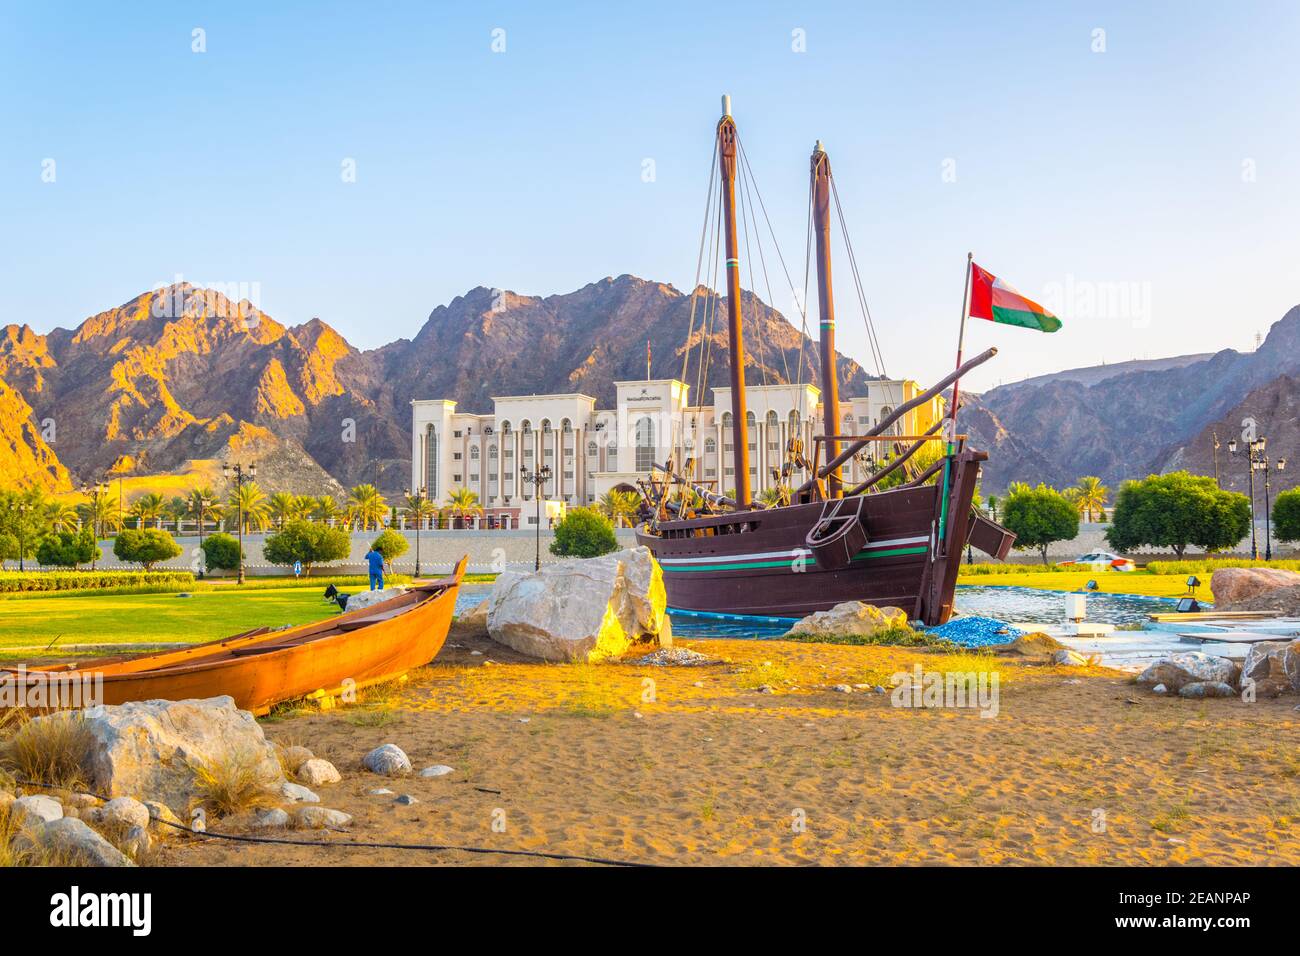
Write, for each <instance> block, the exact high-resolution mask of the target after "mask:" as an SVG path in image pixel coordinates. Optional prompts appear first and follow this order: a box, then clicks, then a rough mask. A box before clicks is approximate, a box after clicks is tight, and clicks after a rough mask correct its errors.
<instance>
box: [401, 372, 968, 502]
mask: <svg viewBox="0 0 1300 956" xmlns="http://www.w3.org/2000/svg"><path fill="white" fill-rule="evenodd" d="M614 385H615V389H616V402H615V408H613V409H611V410H602V409H597V408H596V400H595V399H594V398H592V397H591V396H590V395H582V394H577V393H575V394H568V395H510V396H502V397H498V398H494V399H493V400H492V401H493V406H494V410H493V412H492V413H491V414H486V415H471V414H467V413H463V412H458V411H456V403H455V402H451V401H445V400H440V399H430V400H418V401H413V402H411V424H412V428H411V434H412V444H411V487H412V488H416V487H423V488H424V489H425V491H426V494H427V495H428V496H429V498H430V499H431V500H432V501H434V502H437V503H443V502H445V501H446V500H447V497H448V495H449V494H451V492H452V491H454V490H455V489H458V488H468V489H470V490H472V491H473V492H474V493H475V494H477V495H478V499H479V502H480V504H482V506H483V507H484V509H485V513H486V515H487V518H488V521H489V522H490V523H493V524H495V523H497V522H499V521H500V520H501V519H502V518H503V517H504V516H509V524H510V525H511V526H512V527H514V526H518V525H519V524H520V523H521V517H522V522H523V523H524V524H527V523H530V522H532V521H533V520H535V519H534V514H535V511H534V507H535V506H526V503H528V502H532V501H533V487H532V485H531V484H529V483H528V482H527V481H525V480H524V477H525V474H532V473H534V472H535V471H536V469H537V468H539V467H540V466H542V465H546V466H549V468H550V478H549V480H548V481H547V482H546V483H545V486H544V488H543V496H544V497H545V498H547V499H552V500H558V501H563V502H566V503H568V504H573V505H584V504H590V503H592V502H595V501H596V500H597V499H598V498H600V496H601V495H603V494H605V493H606V492H608V491H611V490H614V489H625V490H636V486H637V481H638V480H643V479H645V478H646V477H647V476H648V475H649V474H650V471H651V467H652V465H653V464H655V463H658V464H663V463H665V462H666V461H668V460H669V459H671V460H672V461H673V463H674V465H675V467H676V468H678V469H679V470H680V469H681V468H683V467H684V466H685V465H686V464H687V463H689V464H690V467H691V477H693V478H694V479H695V480H696V481H697V482H699V483H700V484H702V485H705V486H706V487H709V488H712V489H714V490H717V491H720V492H723V493H726V492H728V491H730V490H731V489H734V488H735V485H736V482H735V473H734V469H733V466H732V444H731V442H732V429H731V422H732V419H731V389H730V388H715V389H713V404H712V405H691V404H690V402H689V400H688V393H689V391H690V386H688V385H686V384H685V383H684V382H679V381H677V380H675V379H654V380H647V381H639V382H615V383H614ZM921 391H922V389H921V388H920V386H918V385H917V383H916V382H914V381H911V380H910V379H901V380H892V381H879V382H876V381H873V382H871V383H869V385H868V387H867V391H866V394H865V395H862V396H861V397H856V398H841V400H840V409H841V414H842V421H841V422H840V427H839V428H838V429H837V430H835V433H836V434H839V435H855V434H861V433H862V432H865V431H866V430H867V429H869V428H871V427H873V426H874V425H876V424H877V423H878V422H879V421H880V420H881V418H882V417H884V416H887V415H889V414H891V413H892V412H893V410H894V409H895V408H896V407H897V406H898V405H900V404H902V403H903V402H905V401H908V400H909V399H911V398H914V397H915V396H916V395H918V394H920V392H921ZM745 394H746V396H747V399H748V405H749V408H748V417H749V423H750V424H749V464H750V486H751V488H752V490H753V493H754V494H755V495H758V494H759V493H761V492H762V491H763V490H764V489H765V488H768V487H770V486H771V485H772V484H773V483H774V481H773V471H774V470H775V469H779V468H780V467H781V465H782V463H783V462H784V461H785V449H786V447H787V442H788V441H789V439H790V438H792V437H795V436H798V437H800V438H802V439H803V447H804V454H805V456H806V457H808V458H812V456H813V435H814V434H824V433H825V431H826V429H824V428H823V427H822V421H821V418H822V411H821V404H820V398H821V392H820V390H819V389H817V388H816V387H814V386H812V385H751V386H748V387H747V388H746V390H745ZM944 404H945V403H944V400H943V399H942V398H935V399H933V400H931V401H929V402H927V403H925V404H924V405H922V406H920V407H918V408H916V409H914V410H912V411H911V412H909V413H908V414H907V415H905V416H904V417H903V419H901V420H900V421H899V422H898V423H896V424H895V426H894V427H893V429H891V430H892V431H894V432H895V433H896V434H900V435H916V434H920V433H921V432H923V431H925V430H926V429H928V428H929V427H930V426H931V425H932V424H933V423H934V422H935V421H937V420H938V419H939V418H941V417H942V416H943V413H944ZM821 460H822V461H824V460H825V456H824V455H822V456H821ZM867 467H868V462H867V460H866V457H865V455H864V456H860V458H859V459H858V460H855V461H854V462H853V463H852V464H851V465H849V466H847V467H846V468H845V479H846V480H850V481H852V480H861V479H862V478H864V477H865V476H866V474H867ZM803 477H806V476H803ZM802 480H803V478H802V477H800V478H798V481H796V484H797V483H798V482H799V481H802Z"/></svg>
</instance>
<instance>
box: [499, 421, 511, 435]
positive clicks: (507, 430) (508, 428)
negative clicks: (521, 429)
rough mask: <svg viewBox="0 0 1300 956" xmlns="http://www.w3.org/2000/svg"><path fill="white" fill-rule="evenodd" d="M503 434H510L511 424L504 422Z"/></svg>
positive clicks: (502, 424)
mask: <svg viewBox="0 0 1300 956" xmlns="http://www.w3.org/2000/svg"><path fill="white" fill-rule="evenodd" d="M501 434H503V435H509V434H510V423H509V422H502V423H501Z"/></svg>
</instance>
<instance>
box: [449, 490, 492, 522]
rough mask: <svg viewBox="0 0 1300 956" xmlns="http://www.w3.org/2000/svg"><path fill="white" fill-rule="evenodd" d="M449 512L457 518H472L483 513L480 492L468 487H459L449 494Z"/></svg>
mask: <svg viewBox="0 0 1300 956" xmlns="http://www.w3.org/2000/svg"><path fill="white" fill-rule="evenodd" d="M447 513H448V514H449V515H451V517H452V518H453V519H455V518H461V519H465V518H472V517H474V516H475V515H481V514H482V513H483V506H482V505H480V504H479V503H478V494H477V493H475V492H473V491H471V490H470V489H468V488H457V489H456V490H455V491H453V492H452V493H451V494H449V495H448V496H447Z"/></svg>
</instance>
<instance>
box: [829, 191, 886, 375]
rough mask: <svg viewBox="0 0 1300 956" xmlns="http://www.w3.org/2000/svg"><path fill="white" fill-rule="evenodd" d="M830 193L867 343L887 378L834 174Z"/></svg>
mask: <svg viewBox="0 0 1300 956" xmlns="http://www.w3.org/2000/svg"><path fill="white" fill-rule="evenodd" d="M830 182H831V195H832V196H834V197H835V212H836V214H837V216H838V217H839V221H840V234H841V235H842V236H843V237H844V248H845V249H847V250H848V254H849V268H850V270H851V271H852V273H853V284H854V286H855V287H856V289H857V293H858V304H859V306H861V308H862V319H863V322H864V323H865V325H866V330H867V344H868V345H869V346H870V347H871V354H872V356H873V357H874V358H875V361H876V372H877V373H878V374H879V375H880V377H881V378H888V377H889V376H888V375H887V374H886V373H885V354H884V351H883V350H882V349H881V347H880V340H879V339H878V338H876V323H875V320H874V319H872V317H871V308H870V306H868V305H867V296H866V293H865V292H864V291H863V290H862V276H861V275H860V274H859V272H858V257H857V255H856V254H855V253H854V251H853V240H852V239H851V238H850V236H849V227H848V223H847V222H846V221H845V219H844V208H843V207H842V206H841V205H840V190H839V187H838V186H837V185H836V184H835V176H834V175H833V174H832V175H831V176H830Z"/></svg>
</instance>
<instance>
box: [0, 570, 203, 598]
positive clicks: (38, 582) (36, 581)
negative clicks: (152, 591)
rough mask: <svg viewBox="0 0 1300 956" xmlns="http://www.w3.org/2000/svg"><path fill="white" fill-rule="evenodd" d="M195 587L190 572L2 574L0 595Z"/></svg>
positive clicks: (0, 574)
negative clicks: (132, 588)
mask: <svg viewBox="0 0 1300 956" xmlns="http://www.w3.org/2000/svg"><path fill="white" fill-rule="evenodd" d="M193 584H194V575H193V574H192V573H191V572H189V571H41V572H39V573H33V574H26V573H23V572H21V571H0V594H15V593H23V592H37V591H88V590H96V591H97V590H101V589H104V588H131V587H175V588H185V587H190V586H192V585H193Z"/></svg>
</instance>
